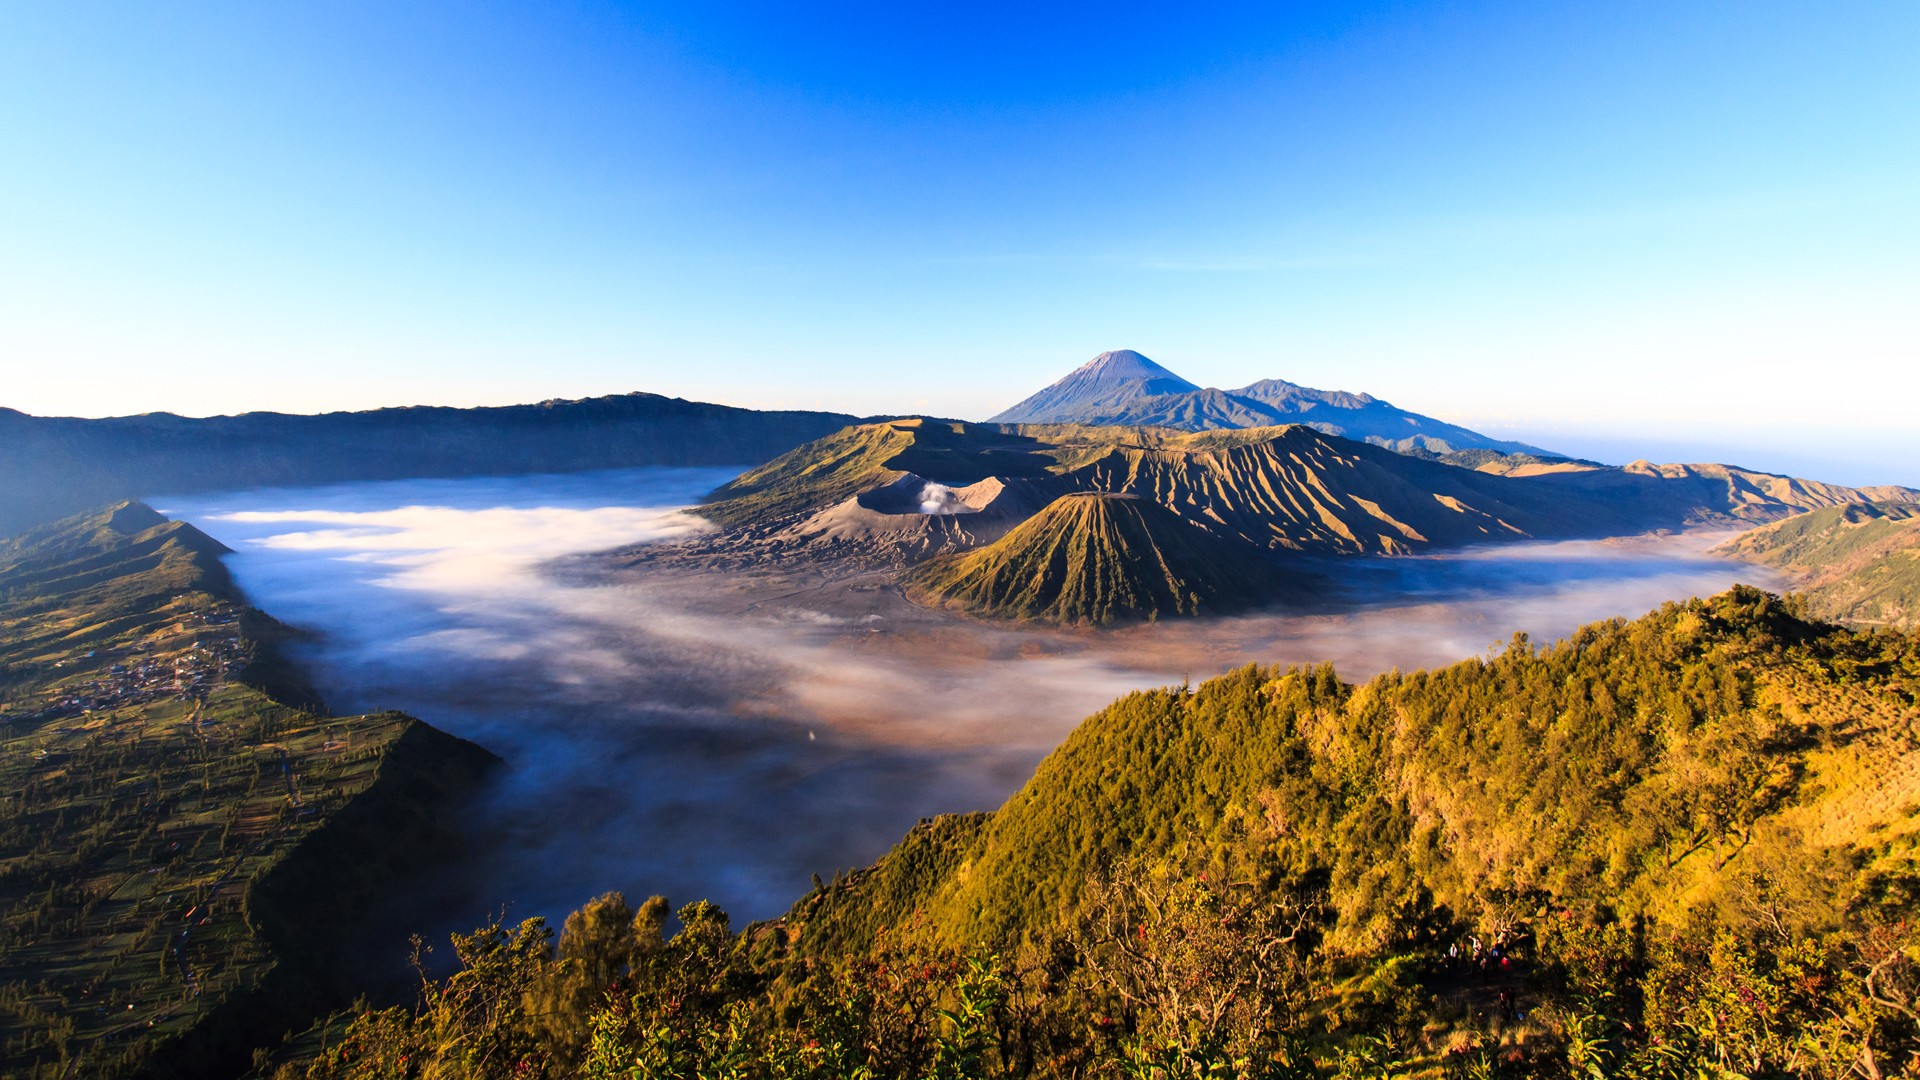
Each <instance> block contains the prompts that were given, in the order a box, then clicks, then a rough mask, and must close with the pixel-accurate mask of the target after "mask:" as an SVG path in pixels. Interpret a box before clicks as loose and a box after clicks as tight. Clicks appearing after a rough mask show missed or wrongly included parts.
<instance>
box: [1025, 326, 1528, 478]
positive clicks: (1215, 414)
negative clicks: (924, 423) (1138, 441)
mask: <svg viewBox="0 0 1920 1080" xmlns="http://www.w3.org/2000/svg"><path fill="white" fill-rule="evenodd" d="M987 422H988V423H994V424H1049V423H1073V424H1106V425H1119V426H1125V427H1170V428H1177V429H1179V430H1181V431H1209V430H1213V429H1216V428H1255V427H1273V426H1276V425H1280V424H1305V425H1307V426H1308V427H1311V428H1314V429H1315V430H1317V431H1323V432H1325V433H1327V434H1328V435H1339V436H1341V437H1342V438H1348V439H1353V440H1355V441H1356V442H1368V443H1373V444H1374V445H1376V446H1384V447H1386V448H1388V449H1390V450H1400V451H1406V450H1423V451H1429V452H1432V453H1435V454H1447V453H1453V452H1456V451H1461V450H1497V451H1500V452H1501V453H1506V454H1533V455H1540V456H1546V457H1560V456H1562V455H1558V454H1554V453H1553V452H1552V451H1550V450H1542V449H1541V448H1539V447H1537V446H1530V445H1528V444H1526V443H1522V442H1513V441H1511V440H1506V439H1495V438H1492V437H1491V436H1487V435H1482V434H1480V433H1479V432H1477V431H1470V430H1468V429H1467V428H1463V427H1460V426H1458V425H1456V424H1449V423H1446V422H1445V421H1442V420H1435V419H1434V418H1433V417H1431V416H1422V415H1420V414H1419V413H1414V412H1408V411H1406V410H1405V409H1398V408H1395V407H1394V406H1392V405H1390V404H1388V403H1386V402H1384V401H1381V400H1380V399H1378V398H1376V397H1373V396H1372V395H1370V394H1355V393H1348V392H1346V391H1344V390H1314V389H1312V388H1310V387H1305V386H1299V385H1296V384H1294V383H1290V382H1287V381H1285V380H1284V379H1262V380H1260V381H1259V382H1256V383H1253V384H1251V385H1248V386H1243V387H1241V388H1240V389H1238V390H1215V389H1212V388H1203V387H1200V386H1197V385H1195V384H1194V383H1192V382H1189V381H1187V380H1186V379H1183V378H1181V377H1180V376H1178V375H1175V374H1174V373H1173V372H1171V371H1168V370H1167V369H1166V368H1164V367H1161V366H1160V365H1159V364H1156V363H1154V362H1153V361H1152V360H1149V359H1147V358H1146V357H1144V356H1142V355H1140V354H1139V353H1137V352H1134V351H1133V350H1132V349H1119V350H1116V351H1113V352H1104V353H1101V354H1100V355H1099V356H1096V357H1094V358H1093V359H1092V360H1089V361H1088V362H1087V363H1085V364H1083V365H1081V366H1080V367H1079V368H1076V369H1075V370H1073V371H1072V372H1070V373H1069V374H1068V375H1067V376H1066V378H1063V379H1061V380H1060V381H1059V382H1056V383H1054V384H1053V385H1052V386H1049V387H1047V388H1046V389H1044V390H1042V391H1040V392H1039V393H1037V394H1034V395H1033V396H1032V397H1029V398H1027V399H1026V400H1025V401H1022V402H1021V403H1020V404H1018V405H1015V406H1014V407H1012V408H1010V409H1008V410H1006V411H1005V412H1002V413H1000V414H999V415H997V416H994V417H992V418H991V419H989V420H988V421H987Z"/></svg>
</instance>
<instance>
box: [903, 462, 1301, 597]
mask: <svg viewBox="0 0 1920 1080" xmlns="http://www.w3.org/2000/svg"><path fill="white" fill-rule="evenodd" d="M1282 577H1283V575H1282V574H1281V573H1280V572H1279V570H1278V569H1277V568H1275V567H1274V566H1272V565H1271V564H1270V563H1269V562H1268V561H1267V560H1266V559H1265V558H1263V557H1262V556H1261V555H1260V554H1259V553H1258V552H1257V551H1255V550H1254V549H1252V548H1250V547H1248V546H1246V545H1244V544H1241V543H1239V542H1237V541H1232V540H1223V539H1221V538H1219V537H1216V536H1212V535H1210V534H1208V533H1206V532H1204V531H1202V530H1200V529H1198V528H1195V527H1194V526H1192V525H1190V524H1188V523H1187V522H1186V521H1183V520H1181V519H1180V518H1179V517H1178V516H1176V515H1174V514H1173V513H1172V512H1170V511H1168V510H1166V509H1165V508H1163V507H1161V506H1159V505H1158V504H1156V503H1153V502H1149V501H1147V500H1144V499H1137V498H1131V497H1126V496H1108V495H1101V494H1097V493H1094V494H1075V495H1063V496H1061V497H1060V498H1058V499H1056V500H1054V501H1053V503H1052V504H1051V505H1049V506H1048V507H1047V508H1046V509H1044V510H1042V511H1041V512H1040V513H1038V514H1036V515H1034V516H1033V517H1032V518H1029V519H1028V520H1027V521H1025V522H1024V523H1022V524H1021V525H1020V526H1019V527H1018V528H1016V529H1014V530H1013V532H1011V533H1009V534H1008V535H1006V536H1005V537H1002V538H1001V539H1000V540H998V541H996V542H994V543H992V544H989V545H987V546H986V547H984V548H981V549H979V550H976V551H968V552H962V553H959V554H956V555H950V556H946V557H944V558H941V559H936V560H934V561H933V562H930V563H928V564H926V565H924V566H921V567H919V568H918V569H916V570H914V571H912V572H910V573H909V574H908V575H907V577H906V578H905V579H904V584H905V585H906V588H907V593H908V595H909V596H911V597H913V598H914V599H915V600H917V601H919V602H922V603H929V604H936V605H947V606H952V607H957V608H961V609H963V610H966V611H971V612H974V613H976V614H982V615H994V616H1003V617H1009V618H1018V619H1040V620H1044V621H1049V622H1063V623H1093V624H1098V625H1106V624H1108V623H1113V622H1117V621H1128V620H1136V619H1151V618H1157V617H1159V616H1161V615H1199V614H1203V613H1204V614H1218V613H1222V612H1230V611H1234V610H1237V609H1240V608H1244V607H1248V606H1253V605H1256V604H1257V603H1259V601H1260V600H1262V599H1263V598H1267V597H1270V596H1272V595H1273V593H1274V592H1275V591H1276V587H1277V586H1278V585H1279V583H1280V581H1281V579H1282Z"/></svg>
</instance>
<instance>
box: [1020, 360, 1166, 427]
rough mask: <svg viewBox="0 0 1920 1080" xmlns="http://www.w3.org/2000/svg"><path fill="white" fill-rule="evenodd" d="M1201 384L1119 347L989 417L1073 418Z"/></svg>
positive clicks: (1041, 421)
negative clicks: (1195, 383) (1193, 382)
mask: <svg viewBox="0 0 1920 1080" xmlns="http://www.w3.org/2000/svg"><path fill="white" fill-rule="evenodd" d="M1198 389H1200V388H1199V387H1198V386H1195V385H1194V384H1192V383H1190V382H1188V381H1187V380H1185V379H1183V378H1181V377H1180V376H1178V375H1175V374H1174V373H1173V372H1171V371H1168V370H1167V369H1166V368H1163V367H1161V366H1160V365H1159V364H1156V363H1154V362H1153V361H1151V360H1149V359H1147V358H1146V357H1144V356H1141V355H1140V354H1139V353H1137V352H1134V351H1133V350H1132V349H1116V350H1114V351H1113V352H1103V353H1101V354H1100V355H1099V356H1096V357H1094V358H1093V359H1091V360H1089V361H1087V362H1086V363H1084V364H1082V365H1080V366H1079V367H1077V368H1075V369H1073V371H1071V372H1069V373H1068V374H1067V377H1066V378H1064V379H1061V380H1060V381H1059V382H1056V383H1054V384H1053V385H1052V386H1049V387H1047V388H1046V389H1045V390H1042V391H1040V392H1039V393H1037V394H1035V395H1033V396H1032V397H1030V398H1028V399H1026V400H1025V401H1022V402H1021V403H1020V404H1018V405H1015V406H1014V407H1013V408H1011V409H1008V410H1007V411H1005V412H1003V413H1001V414H1000V415H998V416H996V417H994V418H993V419H991V420H989V421H987V422H988V423H990V424H1044V423H1049V422H1052V421H1056V420H1072V419H1074V418H1076V417H1078V416H1081V415H1084V414H1087V413H1089V412H1093V413H1101V412H1116V411H1119V410H1122V409H1124V408H1125V407H1126V406H1127V405H1129V404H1130V403H1132V402H1134V401H1137V400H1139V399H1141V398H1149V397H1157V396H1159V395H1161V394H1188V393H1192V392H1193V391H1195V390H1198Z"/></svg>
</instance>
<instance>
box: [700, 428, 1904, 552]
mask: <svg viewBox="0 0 1920 1080" xmlns="http://www.w3.org/2000/svg"><path fill="white" fill-rule="evenodd" d="M988 477H999V478H1003V479H1004V480H1006V481H1007V483H1006V484H1004V485H1002V487H1003V488H1004V489H1005V490H1004V491H1000V490H996V492H994V493H993V495H992V498H993V500H994V503H995V505H994V507H993V509H994V512H995V514H996V515H998V516H997V517H995V518H993V519H988V518H984V517H983V518H980V519H978V524H979V525H980V526H983V527H984V526H986V525H987V524H988V522H989V521H990V520H991V521H992V522H993V525H992V527H991V528H983V529H982V531H980V532H978V533H976V534H973V535H974V536H975V538H976V539H978V540H991V539H994V538H997V537H999V536H1001V535H1002V534H1003V533H1004V531H1005V529H1006V528H1007V527H1009V522H1010V520H1017V519H1024V518H1025V517H1026V516H1028V515H1030V514H1031V513H1033V512H1034V511H1036V510H1038V508H1039V507H1041V506H1044V505H1046V504H1047V503H1048V502H1050V501H1052V500H1053V499H1055V498H1057V497H1058V496H1060V495H1064V494H1068V493H1071V492H1077V491H1107V492H1117V493H1121V494H1129V495H1138V496H1140V497H1142V498H1145V499H1148V500H1151V501H1153V502H1156V503H1159V504H1160V505H1162V506H1164V507H1166V508H1167V509H1169V510H1171V511H1173V512H1174V513H1175V514H1177V515H1179V516H1180V517H1182V518H1185V519H1187V520H1188V521H1190V522H1193V523H1196V524H1199V525H1201V526H1202V527H1204V528H1206V529H1207V530H1208V531H1209V532H1212V533H1214V534H1215V535H1217V536H1220V537H1222V538H1229V539H1239V540H1244V541H1246V542H1248V543H1251V544H1253V545H1255V546H1257V547H1261V548H1278V549H1288V550H1297V551H1303V552H1317V553H1324V554H1406V553H1411V552H1416V551H1421V550H1426V549H1429V548H1435V547H1449V546H1460V545H1465V544H1477V543H1493V542H1499V541H1506V540H1523V539H1568V538H1576V537H1600V536H1618V535H1624V534H1629V533H1637V532H1643V531H1646V530H1651V529H1675V528H1682V527H1685V526H1688V525H1693V524H1701V523H1722V524H1725V523H1737V522H1743V521H1744V522H1764V521H1772V520H1775V519H1778V518H1781V517H1786V516H1788V515H1791V514H1793V513H1796V512H1799V511H1801V510H1807V509H1815V508H1818V507H1821V506H1829V505H1837V504H1840V503H1843V502H1865V501H1868V500H1869V495H1870V494H1872V495H1874V496H1876V497H1879V498H1882V499H1889V498H1891V499H1895V500H1899V501H1907V500H1912V499H1920V492H1914V491H1911V490H1909V489H1904V488H1899V489H1874V491H1873V492H1872V493H1868V492H1862V491H1858V490H1855V489H1852V488H1845V487H1840V486H1837V485H1830V484H1821V483H1817V482H1814V481H1806V480H1797V479H1794V478H1791V477H1780V476H1770V475H1767V474H1763V473H1756V472H1752V471H1750V470H1743V469H1736V468H1732V467H1729V466H1723V465H1688V466H1644V465H1637V466H1635V467H1633V468H1629V469H1613V468H1582V469H1576V470H1573V471H1550V470H1549V471H1541V472H1539V473H1531V472H1529V473H1527V474H1519V473H1516V474H1515V475H1500V474H1497V473H1494V472H1482V471H1475V470H1473V469H1468V468H1460V467H1455V466H1452V465H1445V464H1440V463H1438V462H1433V461H1426V460H1420V459H1418V458H1416V457H1413V456H1410V455H1406V454H1400V453H1396V452H1393V451H1390V450H1387V449H1385V448H1383V447H1379V446H1373V445H1369V444H1366V443H1360V442H1355V441H1352V440H1349V439H1343V438H1339V437H1336V436H1330V435H1326V434H1324V433H1322V432H1319V431H1317V430H1315V429H1313V428H1309V427H1305V426H1301V425H1290V426H1285V427H1277V428H1251V429H1219V430H1212V431H1203V432H1192V433H1181V432H1174V431H1170V430H1167V429H1164V428H1118V427H1107V428H1099V427H1087V426H1083V425H1072V424H1051V425H1033V424H1029V425H1008V426H988V425H980V424H962V423H956V422H951V421H934V420H899V421H890V422H887V423H882V424H866V425H859V426H856V427H851V428H847V429H845V430H843V431H840V432H836V433H835V434H834V435H832V436H829V437H827V438H824V439H820V440H816V441H815V442H813V443H809V444H807V445H805V446H802V447H799V448H797V449H795V450H793V451H791V452H789V453H787V454H784V455H782V456H781V457H780V458H778V459H776V460H775V461H773V462H771V463H769V464H768V465H766V466H764V467H762V468H760V469H756V470H753V471H752V472H749V473H746V474H744V475H743V476H741V477H740V478H738V479H736V480H735V481H733V482H732V483H731V484H728V485H727V486H726V487H724V488H722V489H720V490H719V491H717V492H715V494H714V496H713V501H712V502H710V503H709V504H707V505H706V506H705V507H703V508H702V510H701V512H702V513H703V514H705V515H706V516H707V517H709V518H711V519H712V520H714V521H716V522H718V523H720V524H721V525H724V526H727V527H730V528H735V527H742V526H748V525H762V524H765V525H772V524H779V525H781V526H782V527H783V528H785V527H787V526H791V525H793V524H794V523H796V522H798V521H800V520H801V519H802V518H804V517H805V516H807V515H818V514H821V513H823V512H826V511H829V510H830V509H831V508H835V507H839V508H840V512H837V513H836V514H834V515H832V520H831V521H827V520H822V521H819V522H816V525H817V527H804V526H803V527H802V528H800V529H799V530H797V531H794V532H792V533H791V534H790V535H791V536H792V537H793V538H796V539H804V538H805V537H808V536H828V535H831V536H832V537H834V538H837V539H841V540H845V539H849V538H851V537H853V536H854V534H856V533H858V534H862V535H866V536H883V535H905V534H909V533H912V534H924V533H926V532H927V529H926V528H925V526H926V524H927V523H925V522H923V521H919V520H917V519H918V518H920V517H922V516H923V515H919V514H916V513H912V512H910V510H911V508H910V507H907V506H906V505H905V502H903V501H902V500H900V499H891V498H890V499H884V500H880V501H875V499H876V498H877V497H878V496H879V495H880V494H881V493H882V492H883V491H884V490H885V489H888V488H890V487H891V486H893V485H898V484H901V483H909V484H911V483H914V482H916V481H919V482H927V481H930V482H935V483H938V484H944V485H950V486H954V487H960V486H962V485H973V484H978V483H980V482H982V481H983V480H985V479H986V478H988ZM983 494H984V489H980V490H979V491H977V492H976V495H983ZM862 500H865V502H862ZM907 501H911V500H907ZM987 501H988V500H987V498H985V497H981V498H974V499H973V503H974V504H976V505H975V507H974V508H976V509H977V508H979V507H983V506H986V505H987ZM883 503H884V505H883ZM850 504H858V505H850ZM950 524H952V525H954V526H955V527H956V528H959V529H960V531H965V530H964V528H962V527H961V526H960V523H958V522H954V523H950ZM942 531H944V532H954V530H953V529H946V530H942ZM950 539H953V538H950ZM923 540H924V537H920V538H917V539H914V540H913V545H912V546H913V547H914V548H915V550H916V551H919V552H921V553H923V554H930V553H932V552H934V551H937V550H951V546H952V545H951V544H948V543H947V541H944V540H943V541H941V542H939V543H926V542H923ZM956 542H964V540H963V538H962V539H960V540H956Z"/></svg>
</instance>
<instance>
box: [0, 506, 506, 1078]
mask: <svg viewBox="0 0 1920 1080" xmlns="http://www.w3.org/2000/svg"><path fill="white" fill-rule="evenodd" d="M223 551H224V549H223V548H222V547H221V546H220V545H219V544H218V543H217V542H215V541H213V540H212V539H210V538H209V537H207V536H206V535H205V534H203V533H201V532H199V530H197V529H194V528H193V527H192V526H191V525H188V524H185V523H183V522H174V521H168V520H166V519H165V518H163V517H161V516H160V515H159V514H157V513H155V512H154V511H152V510H151V509H150V508H148V507H146V506H143V505H141V504H138V503H123V504H120V505H118V506H115V507H113V508H110V509H108V510H105V511H101V512H97V513H93V514H87V515H82V516H80V517H77V518H74V519H70V520H66V521H62V522H59V523H56V524H53V525H49V526H45V527H41V528H38V529H35V530H32V531H30V532H28V533H26V534H24V535H22V536H20V537H17V538H15V539H14V540H12V541H7V542H0V791H4V792H5V797H4V799H0V1074H4V1075H6V1076H9V1077H12V1076H20V1077H55V1076H103V1077H105V1076H116V1075H130V1074H145V1075H153V1076H200V1075H220V1074H222V1073H223V1072H224V1073H226V1074H229V1075H230V1074H231V1073H232V1072H233V1071H234V1070H235V1069H236V1067H237V1066H238V1065H241V1064H244V1062H245V1061H246V1060H247V1054H248V1052H249V1051H250V1049H251V1048H252V1047H253V1046H255V1045H257V1042H258V1041H259V1040H262V1039H268V1038H271V1037H272V1036H273V1033H274V1032H275V1031H278V1030H284V1029H285V1028H286V1027H287V1026H289V1025H292V1024H298V1023H304V1022H306V1021H307V1019H308V1018H310V1017H312V1016H313V1015H315V1014H316V1013H317V1012H322V1011H324V1010H326V1009H328V1008H332V1007H336V1006H337V1005H338V1003H339V1002H341V1001H343V1000H346V999H348V998H349V997H350V996H351V994H350V993H348V992H346V990H345V988H344V987H342V986H340V985H338V984H337V983H335V982H334V981H333V980H332V977H331V973H330V967H331V960H332V957H333V956H334V955H336V954H337V953H338V951H339V941H338V937H337V936H338V935H339V934H340V933H342V932H344V930H343V928H344V926H345V925H346V924H347V922H348V920H349V918H350V917H351V916H352V915H353V913H354V909H355V907H356V906H357V905H359V904H362V903H364V902H365V901H366V900H367V899H368V897H369V896H370V895H371V894H372V891H373V889H374V888H376V887H378V886H380V885H383V884H384V883H385V882H386V881H387V880H389V879H391V878H392V877H393V875H394V871H395V869H396V864H397V863H398V862H399V861H401V860H404V859H406V858H409V857H413V852H414V851H417V850H418V849H419V848H420V847H421V846H423V845H425V844H426V843H428V842H430V840H429V837H430V834H431V833H432V832H433V828H434V826H433V824H432V821H431V819H430V816H429V814H428V809H429V805H430V804H431V803H432V801H433V800H434V798H435V797H436V796H444V795H447V794H450V793H451V792H452V791H454V790H457V789H459V788H460V787H463V786H464V785H465V784H467V783H469V782H470V781H471V778H472V776H473V775H474V774H475V773H476V772H477V771H478V770H479V769H481V768H483V767H485V765H486V763H487V761H488V760H489V758H488V756H487V755H486V754H485V753H484V752H483V751H480V750H479V749H478V748H476V747H472V746H470V745H468V744H465V743H461V742H459V741H458V740H455V739H452V738H451V737H449V736H446V735H443V734H441V733H439V732H437V731H434V730H433V729H431V728H428V727H426V726H425V725H423V724H420V723H418V722H416V721H414V720H411V719H409V718H407V717H404V716H399V715H397V714H390V713H389V714H379V715H372V716H352V717H326V716H322V715H317V714H315V713H313V712H310V711H307V710H306V709H304V708H301V707H298V705H297V704H286V703H284V702H283V700H276V699H275V697H272V696H269V694H268V693H267V692H265V691H264V690H263V689H262V688H263V687H265V688H274V689H277V690H279V691H281V692H282V693H281V696H282V698H283V699H284V700H286V701H293V702H296V703H303V702H308V701H310V700H311V695H310V694H308V693H307V692H306V691H305V688H304V684H302V683H300V682H299V680H297V679H295V678H292V677H291V676H290V675H289V669H287V668H286V667H285V665H284V664H282V663H281V662H280V661H279V660H278V659H277V658H276V657H275V656H274V653H273V649H272V640H273V638H274V637H275V636H276V635H279V634H282V633H284V631H283V630H282V629H281V628H279V627H278V626H277V624H275V623H273V622H272V620H270V619H268V618H266V617H265V616H264V615H261V614H260V613H258V612H256V611H253V610H252V609H250V608H248V607H246V605H245V603H244V599H243V598H242V597H241V596H240V594H239V593H238V592H237V590H235V588H234V587H233V584H232V582H231V580H230V579H229V578H228V576H227V574H226V572H225V569H224V567H223V566H222V565H221V563H220V561H219V556H220V554H221V553H222V552H223ZM409 849H412V851H410V850H409ZM316 880H324V881H325V884H326V887H325V888H324V889H316V888H313V887H312V886H313V883H314V881H316Z"/></svg>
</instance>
